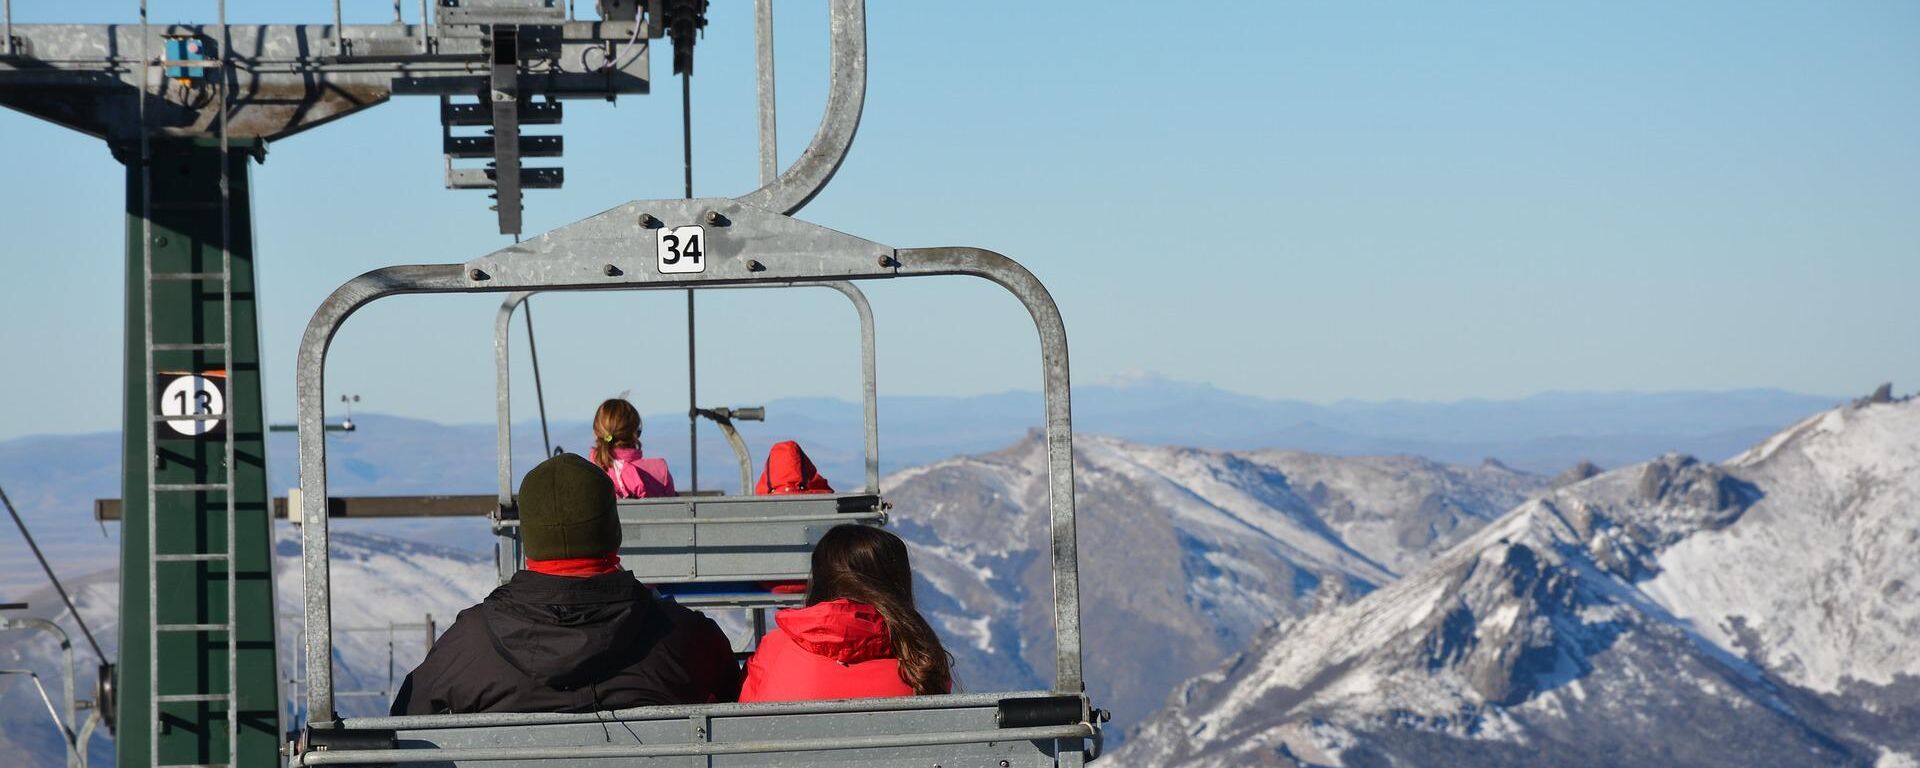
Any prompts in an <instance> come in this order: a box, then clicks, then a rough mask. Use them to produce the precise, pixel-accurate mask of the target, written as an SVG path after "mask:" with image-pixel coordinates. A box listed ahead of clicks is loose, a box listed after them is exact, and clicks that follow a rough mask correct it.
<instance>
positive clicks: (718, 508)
mask: <svg viewBox="0 0 1920 768" xmlns="http://www.w3.org/2000/svg"><path fill="white" fill-rule="evenodd" d="M810 285H816V286H819V287H823V288H830V289H833V290H835V291H837V292H839V293H841V294H842V295H844V296H845V297H846V298H847V299H848V301H849V302H851V303H852V304H853V307H854V310H855V312H856V314H857V315H858V317H859V321H860V357H861V372H862V376H863V379H864V381H863V386H862V390H863V392H864V403H863V405H864V408H865V410H864V413H865V437H866V440H865V451H866V462H865V463H866V486H865V488H864V489H863V490H862V491H861V492H858V493H844V492H843V493H834V494H809V495H807V496H805V497H804V498H796V499H790V500H788V501H787V503H785V504H782V505H779V506H778V507H774V508H773V510H774V512H775V513H776V514H777V519H769V518H768V517H767V516H766V515H767V510H766V509H763V508H762V505H758V504H754V503H751V502H753V501H754V498H753V496H752V493H753V491H752V483H753V480H752V477H753V469H754V466H753V457H752V455H751V454H750V453H748V452H747V451H746V449H745V445H744V443H743V442H742V441H741V440H740V439H739V437H738V434H737V433H734V432H733V431H732V429H731V426H730V425H725V424H723V428H725V429H726V430H727V431H728V433H729V434H728V438H729V440H730V442H731V443H732V444H733V447H734V450H735V454H736V458H737V460H738V461H739V464H740V494H739V496H735V497H726V496H711V495H695V494H683V495H681V496H679V497H677V498H661V499H622V500H621V501H620V502H619V509H620V516H621V519H622V523H623V526H624V527H625V530H626V534H627V535H626V537H625V538H626V541H627V542H628V546H626V547H624V548H622V549H621V551H620V558H621V563H622V564H623V565H624V566H626V568H627V569H628V570H631V571H633V573H634V575H635V576H637V577H638V578H639V579H640V580H641V581H643V582H645V583H647V584H649V585H652V586H653V587H655V588H656V589H657V590H659V591H660V592H661V593H663V594H666V595H671V596H672V597H674V599H675V600H677V601H678V602H680V603H681V604H683V605H688V606H693V607H698V608H703V609H711V608H734V609H744V610H746V611H748V612H749V613H750V615H751V617H752V619H753V630H754V639H756V640H757V639H758V638H759V636H760V635H761V634H764V633H765V631H766V616H767V611H768V610H770V609H773V608H780V607H790V606H797V605H799V604H800V603H801V600H802V599H803V598H804V597H805V596H804V595H802V594H797V593H790V592H774V591H772V590H771V589H770V588H769V586H768V585H770V584H773V583H779V582H788V583H791V582H804V581H806V579H807V571H808V564H809V559H810V553H811V552H812V551H813V545H814V544H816V543H818V542H819V541H820V537H821V536H823V535H825V534H826V532H827V529H829V528H832V527H833V526H835V525H841V524H846V523H858V524H864V525H876V526H883V525H885V524H886V504H885V503H884V502H883V501H882V500H881V498H880V455H879V451H880V438H879V434H880V433H879V403H878V385H877V383H876V370H877V365H876V361H875V353H874V323H873V310H872V306H871V304H869V303H868V301H867V297H866V294H865V293H864V292H862V291H861V290H860V289H859V288H858V287H857V286H855V285H853V284H852V283H849V282H845V281H829V282H821V283H811V284H810V283H789V282H770V283H748V284H741V285H731V286H720V287H718V288H725V289H735V288H791V287H807V286H810ZM700 290H707V289H705V288H703V289H700ZM534 293H535V292H534V291H517V292H514V293H512V294H509V295H508V296H507V299H506V300H505V301H503V302H501V305H500V312H499V315H498V317H497V318H496V321H495V323H494V370H495V374H494V381H495V407H496V425H497V440H498V452H497V455H498V461H499V483H500V487H499V507H498V512H497V513H496V514H495V515H494V518H493V523H494V534H495V536H496V538H497V543H496V548H495V564H496V567H497V569H498V572H499V579H500V581H501V582H502V583H505V582H506V580H507V579H509V578H511V577H512V576H513V574H514V572H515V571H518V570H519V569H520V568H522V567H523V566H524V565H525V556H524V555H523V554H522V553H521V551H520V539H519V530H518V525H519V520H518V516H517V515H518V509H517V500H516V499H515V497H514V494H513V489H514V485H513V480H514V471H513V456H512V442H511V434H510V432H511V428H510V425H511V423H512V373H511V365H510V359H509V354H508V352H509V350H510V347H511V344H510V342H511V340H512V337H511V332H512V328H513V316H514V313H515V311H516V310H518V309H519V308H520V307H521V306H523V305H525V304H526V303H527V300H528V299H529V298H531V297H532V296H533V294H534ZM535 364H536V365H537V364H538V362H537V361H536V362H535ZM743 410H744V409H743ZM716 415H720V414H716ZM729 415H731V414H729ZM750 415H751V416H752V417H753V418H754V420H758V419H759V418H760V417H761V414H759V413H754V414H750ZM543 418H544V415H543Z"/></svg>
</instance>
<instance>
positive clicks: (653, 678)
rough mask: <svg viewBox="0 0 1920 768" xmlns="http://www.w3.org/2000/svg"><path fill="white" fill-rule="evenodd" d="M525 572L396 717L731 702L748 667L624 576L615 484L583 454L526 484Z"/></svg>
mask: <svg viewBox="0 0 1920 768" xmlns="http://www.w3.org/2000/svg"><path fill="white" fill-rule="evenodd" d="M520 539H521V545H522V547H523V548H524V549H525V552H526V555H527V567H526V569H525V570H522V571H520V572H518V573H515V574H514V575H513V578H512V579H510V580H508V581H507V583H506V584H504V585H501V586H500V587H499V588H498V589H495V590H494V591H493V593H492V594H490V595H487V598H486V600H485V601H483V602H481V603H480V604H479V605H476V606H474V607H472V608H468V609H467V610H464V611H461V612H460V616H459V618H458V619H456V620H455V621H454V622H453V625H452V626H450V627H448V628H447V631H446V634H443V635H441V636H440V640H439V641H438V642H436V643H434V645H433V648H432V649H431V650H430V651H428V652H427V658H426V660H424V661H422V662H420V666H419V667H418V668H417V669H415V670H413V672H412V673H410V674H408V675H407V678H406V680H405V682H403V683H401V685H400V692H399V693H398V694H397V695H396V696H395V697H394V700H393V707H392V710H391V712H392V714H395V715H428V714H440V713H447V712H460V713H465V712H592V711H598V710H607V709H624V708H627V707H641V706H651V705H659V704H704V703H708V702H720V701H733V700H735V699H736V698H738V697H739V694H740V668H739V667H738V666H737V665H736V664H735V663H734V658H733V645H732V643H731V642H729V641H728V639H727V636H726V634H725V633H723V632H721V631H720V627H719V626H718V625H716V624H714V623H713V620H712V619H709V618H707V617H706V616H704V615H702V614H701V613H699V612H698V611H694V610H691V609H688V608H685V607H683V606H680V605H678V604H676V603H673V602H670V601H666V600H661V599H658V598H655V597H654V596H653V594H652V592H651V591H650V590H648V589H647V587H646V585H643V584H641V583H640V581H639V580H638V579H635V578H634V577H633V574H632V573H631V572H628V571H624V570H621V569H620V558H619V556H618V555H617V554H615V553H616V552H617V551H618V550H619V548H620V521H619V518H618V516H617V515H616V514H615V512H614V496H613V483H612V481H611V480H608V479H607V474H606V473H605V472H602V471H601V470H600V468H599V467H597V466H594V465H593V463H592V462H589V461H587V460H586V459H583V458H581V457H579V456H576V455H573V454H562V455H559V456H555V457H553V458H551V459H548V460H546V461H544V462H542V463H541V464H540V466H537V467H534V468H533V471H531V472H528V473H527V477H526V479H525V480H524V481H522V482H521V485H520Z"/></svg>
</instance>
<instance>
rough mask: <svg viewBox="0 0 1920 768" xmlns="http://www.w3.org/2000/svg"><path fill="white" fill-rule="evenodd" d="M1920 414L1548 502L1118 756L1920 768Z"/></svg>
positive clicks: (1249, 662) (1219, 677)
mask: <svg viewBox="0 0 1920 768" xmlns="http://www.w3.org/2000/svg"><path fill="white" fill-rule="evenodd" d="M1916 543H1920V401H1916V400H1913V399H1908V400H1905V401H1891V402H1872V403H1860V404H1856V405H1854V406H1850V407H1842V408H1839V409H1836V410H1832V411H1828V412H1825V413H1822V414H1819V415H1817V416H1815V417H1813V418H1810V419H1807V420H1806V421H1803V422H1801V423H1800V424H1798V425H1795V426H1794V427H1792V428H1790V429H1788V430H1786V431H1784V432H1781V433H1779V434H1778V435H1776V436H1774V437H1772V438H1770V439H1768V440H1766V441H1765V442H1764V443H1762V444H1761V445H1759V446H1758V447H1755V448H1753V449H1752V450H1749V451H1747V452H1745V453H1743V454H1741V455H1739V456H1737V457H1735V458H1733V459H1732V460H1730V461H1728V462H1726V463H1725V464H1722V465H1712V464H1705V463H1701V462H1699V461H1696V460H1694V459H1692V458H1689V457H1684V456H1678V455H1673V456H1667V457H1663V458H1661V459H1659V460H1656V461H1653V462H1648V463H1645V464H1641V465H1635V466H1630V467H1625V468H1622V469H1619V470H1616V471H1613V472H1608V473H1604V474H1600V475H1598V476H1595V477H1592V478H1589V479H1586V480H1583V481H1580V482H1577V483H1574V484H1571V485H1568V486H1565V487H1562V488H1559V489H1557V490H1555V491H1553V492H1551V493H1549V494H1547V495H1545V496H1543V497H1542V498H1539V499H1536V500H1532V501H1528V502H1527V503H1524V504H1522V505H1520V506H1519V507H1517V508H1515V509H1514V510H1513V511H1512V512H1511V513H1509V514H1507V515H1506V516H1504V517H1502V518H1501V519H1500V520H1499V521H1497V522H1495V523H1493V524H1492V525H1489V526H1487V527H1485V528H1483V529H1482V530H1480V531H1479V532H1478V533H1476V534H1474V535H1473V536H1471V537H1469V538H1468V539H1467V540H1466V541H1464V542H1462V543H1461V544H1459V545H1458V546H1456V547H1454V548H1452V549H1451V550H1448V551H1447V552H1445V553H1444V554H1442V555H1441V556H1439V557H1437V558H1435V559H1433V560H1432V561H1431V562H1430V563H1428V564H1427V565H1426V566H1425V567H1423V568H1421V569H1419V570H1417V571H1415V572H1414V573H1412V574H1410V575H1408V576H1407V577H1406V578H1404V579H1402V580H1400V581H1399V582H1397V583H1395V584H1393V585H1391V586H1388V587H1386V588H1383V589H1380V590H1378V591H1375V592H1373V593H1372V594H1369V595H1367V596H1366V597H1363V598H1361V599H1359V600H1357V601H1355V602H1353V603H1351V604H1347V605H1340V606H1329V607H1326V608H1324V609H1322V610H1319V611H1317V612H1315V613H1312V614H1311V615H1308V616H1305V617H1302V618H1298V619H1294V620H1290V621H1287V622H1284V623H1282V624H1280V625H1278V626H1277V627H1275V628H1273V629H1271V630H1269V631H1267V632H1265V633H1264V634H1263V635H1262V636H1261V637H1260V638H1259V639H1258V640H1257V641H1256V642H1255V643H1254V644H1253V645H1252V647H1251V648H1250V649H1249V650H1247V651H1246V652H1244V653H1242V654H1240V655H1238V656H1237V657H1235V658H1234V659H1232V660H1231V661H1229V662H1228V663H1227V664H1225V665H1223V666H1221V667H1219V668H1217V669H1215V670H1213V671H1210V672H1208V673H1206V674H1204V675H1201V676H1199V677H1197V678H1195V679H1193V680H1192V681H1190V682H1188V683H1187V684H1186V685H1185V686H1183V687H1182V688H1181V690H1180V691H1179V693H1178V694H1177V695H1176V697H1175V698H1174V699H1173V700H1172V701H1170V702H1169V706H1168V708H1167V709H1166V710H1164V711H1163V712H1161V713H1159V714H1158V715H1156V716H1155V717H1154V719H1153V720H1152V722H1151V723H1149V724H1148V725H1147V726H1146V727H1144V728H1143V729H1141V731H1140V732H1139V733H1138V735H1137V737H1136V738H1135V739H1133V740H1132V741H1131V742H1130V743H1129V744H1128V745H1127V746H1126V747H1125V748H1123V749H1122V750H1120V751H1119V752H1118V753H1117V754H1115V755H1114V756H1113V759H1114V762H1115V763H1116V764H1118V765H1126V766H1160V765H1217V766H1229V765H1231V766H1240V765H1301V764H1313V765H1350V766H1351V765H1436V764H1448V765H1467V764H1471V765H1622V764H1642V765H1726V766H1769V765H1780V766H1803V765H1878V766H1911V765H1915V764H1916V761H1915V756H1916V755H1920V639H1916V638H1920V588H1916V586H1915V585H1920V558H1916V557H1914V556H1913V551H1914V547H1915V545H1916Z"/></svg>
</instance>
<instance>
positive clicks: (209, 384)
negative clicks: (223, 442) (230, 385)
mask: <svg viewBox="0 0 1920 768" xmlns="http://www.w3.org/2000/svg"><path fill="white" fill-rule="evenodd" d="M226 414H227V393H226V378H225V377H223V376H220V375H219V374H218V373H215V374H214V375H212V376H205V375H198V374H192V373H162V374H160V415H161V416H162V417H166V416H191V417H198V418H180V419H165V418H163V419H162V421H161V423H163V424H165V425H167V428H168V429H171V430H173V431H174V432H175V433H178V434H180V435H183V436H186V437H212V436H218V435H219V434H220V428H221V425H223V424H225V423H226V419H224V418H211V417H220V416H225V415H226Z"/></svg>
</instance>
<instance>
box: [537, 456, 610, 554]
mask: <svg viewBox="0 0 1920 768" xmlns="http://www.w3.org/2000/svg"><path fill="white" fill-rule="evenodd" d="M520 544H521V546H522V547H523V548H524V549H525V551H526V555H527V559H528V560H560V559H565V558H574V557H599V556H601V555H608V554H612V553H614V552H615V551H617V550H619V549H620V516H619V514H618V513H616V512H615V510H614V502H613V481H612V480H610V479H608V478H607V472H606V470H603V469H601V468H600V467H599V466H597V465H595V464H594V463H593V462H591V461H587V460H586V459H583V458H581V457H579V456H578V455H576V454H571V453H563V454H560V455H558V456H555V457H553V458H551V459H547V460H546V461H543V462H540V466H537V467H534V468H533V471H531V472H528V473H527V476H526V478H525V479H522V480H521V481H520Z"/></svg>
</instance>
